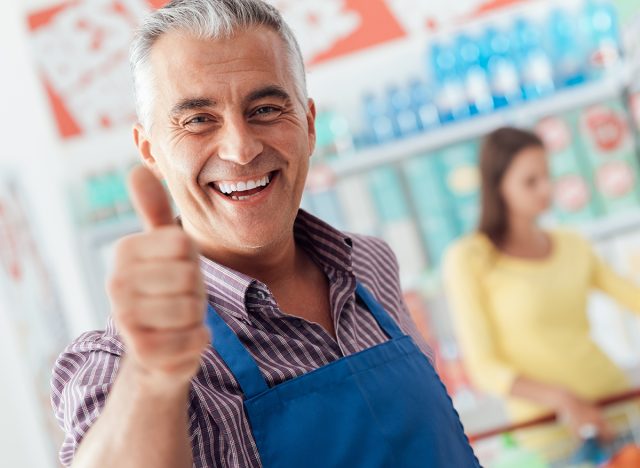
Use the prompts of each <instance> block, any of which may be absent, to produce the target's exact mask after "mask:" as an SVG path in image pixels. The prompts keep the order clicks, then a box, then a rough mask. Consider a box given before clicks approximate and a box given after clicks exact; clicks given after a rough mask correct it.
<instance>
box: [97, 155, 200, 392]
mask: <svg viewBox="0 0 640 468" xmlns="http://www.w3.org/2000/svg"><path fill="white" fill-rule="evenodd" d="M129 191H130V193H131V196H132V198H133V202H134V206H135V208H136V212H137V213H138V215H139V217H140V218H141V220H142V221H143V223H144V226H145V231H144V232H143V233H140V234H134V235H132V236H128V237H126V238H123V239H121V240H120V241H119V243H118V245H117V246H116V253H115V267H114V271H113V274H112V276H111V278H110V280H109V283H108V286H107V290H108V294H109V297H110V300H111V306H112V314H113V318H114V321H115V324H116V327H117V328H118V330H119V332H120V334H121V336H122V339H123V341H124V344H125V347H126V355H125V362H127V363H128V364H129V366H130V368H132V369H134V370H135V373H136V375H137V376H138V377H139V378H140V379H142V380H143V383H145V384H149V385H148V386H149V388H153V389H154V391H163V390H169V389H171V388H176V389H177V388H184V387H185V386H186V385H188V383H189V381H190V379H191V378H192V377H193V376H194V375H195V374H196V372H197V371H198V369H199V365H200V355H201V353H202V351H203V350H204V349H205V348H206V347H207V346H208V343H209V340H210V336H209V332H208V330H207V328H206V326H205V325H204V317H205V312H206V295H205V290H204V283H203V280H202V277H201V273H200V267H199V260H198V253H197V250H196V246H195V244H194V243H193V241H192V240H191V239H190V238H189V237H188V236H187V234H186V233H185V232H184V231H183V230H182V229H181V228H180V227H179V226H177V225H176V224H175V222H174V219H173V215H172V212H171V204H170V202H169V199H168V197H167V194H166V192H165V190H164V187H163V186H162V184H161V183H160V181H159V180H158V179H156V177H155V176H154V175H153V174H152V173H151V171H149V170H148V169H146V168H144V167H137V168H136V169H134V170H133V171H132V173H131V175H130V177H129ZM141 382H142V381H141Z"/></svg>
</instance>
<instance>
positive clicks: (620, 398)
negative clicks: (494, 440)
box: [469, 388, 640, 443]
mask: <svg viewBox="0 0 640 468" xmlns="http://www.w3.org/2000/svg"><path fill="white" fill-rule="evenodd" d="M636 398H640V388H637V389H634V390H630V391H628V392H625V393H620V394H617V395H613V396H609V397H606V398H603V399H601V400H598V401H597V402H596V406H599V407H601V408H604V407H607V406H610V405H615V404H617V403H623V402H625V401H630V400H634V399H636ZM557 420H558V415H557V414H556V413H549V414H547V415H544V416H540V417H538V418H535V419H531V420H529V421H524V422H521V423H517V424H512V425H510V426H500V427H497V428H495V429H490V430H488V431H483V432H478V433H475V434H471V435H469V441H470V442H472V443H474V442H478V441H479V440H482V439H488V438H490V437H495V436H497V435H500V434H504V433H505V432H515V431H517V430H520V429H527V428H530V427H534V426H538V425H540V424H547V423H551V422H555V421H557Z"/></svg>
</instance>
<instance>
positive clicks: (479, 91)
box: [455, 34, 493, 115]
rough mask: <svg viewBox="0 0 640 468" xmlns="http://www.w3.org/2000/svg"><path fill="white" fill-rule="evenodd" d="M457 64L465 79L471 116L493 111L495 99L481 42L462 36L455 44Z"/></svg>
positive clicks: (465, 35)
mask: <svg viewBox="0 0 640 468" xmlns="http://www.w3.org/2000/svg"><path fill="white" fill-rule="evenodd" d="M455 44H456V46H455V48H456V54H457V62H458V64H459V69H460V73H461V75H462V77H463V81H464V87H465V91H466V97H467V106H468V107H469V112H470V113H471V115H476V114H485V113H487V112H491V111H492V110H493V97H492V95H491V88H490V85H489V77H488V75H487V70H486V68H484V67H483V66H482V62H483V61H482V50H481V48H480V41H479V40H478V39H475V38H472V37H471V36H469V35H467V34H460V35H459V36H458V37H457V38H456V42H455Z"/></svg>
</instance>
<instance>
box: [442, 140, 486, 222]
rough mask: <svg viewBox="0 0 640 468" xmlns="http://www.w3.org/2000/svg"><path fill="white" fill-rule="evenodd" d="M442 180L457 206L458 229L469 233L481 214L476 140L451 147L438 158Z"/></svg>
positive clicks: (452, 203) (452, 202) (455, 207)
mask: <svg viewBox="0 0 640 468" xmlns="http://www.w3.org/2000/svg"><path fill="white" fill-rule="evenodd" d="M436 160H437V165H438V171H439V179H440V180H442V181H443V182H444V187H445V190H446V193H447V196H448V197H449V198H450V200H451V205H452V206H453V207H454V210H455V213H456V218H457V223H458V229H459V230H460V232H461V233H463V234H466V233H469V232H471V231H472V230H474V229H475V228H476V227H477V224H478V217H479V214H480V173H479V170H478V144H477V142H475V141H472V142H466V143H461V144H457V145H454V146H450V147H448V148H445V149H443V150H441V151H440V153H439V154H438V155H437V156H436Z"/></svg>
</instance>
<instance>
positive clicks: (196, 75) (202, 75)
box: [151, 27, 292, 107]
mask: <svg viewBox="0 0 640 468" xmlns="http://www.w3.org/2000/svg"><path fill="white" fill-rule="evenodd" d="M287 60H288V59H287V53H286V46H285V44H284V41H283V40H282V39H281V38H280V37H279V36H278V35H277V34H276V33H275V32H274V31H272V30H270V29H267V28H265V27H258V28H254V29H251V30H247V31H241V32H238V33H237V34H235V35H234V36H232V37H229V38H220V39H200V38H197V37H194V36H190V35H188V34H184V33H180V32H170V33H167V34H166V35H164V36H163V37H161V38H160V39H159V40H158V42H157V43H156V44H155V46H154V49H153V50H152V56H151V63H152V67H153V74H154V76H155V78H156V86H157V91H158V92H159V94H160V99H161V100H163V101H165V102H164V104H165V105H169V106H173V105H175V103H176V101H177V100H179V99H183V98H185V97H194V96H197V97H206V98H211V99H219V98H221V96H218V95H217V94H218V92H221V93H222V92H224V91H225V90H230V89H233V90H234V92H235V93H239V94H241V95H244V94H247V93H250V92H252V91H254V90H255V89H256V88H257V87H260V86H266V85H276V86H280V87H282V88H285V89H288V91H290V92H291V91H292V90H291V89H290V88H291V84H292V83H290V81H291V77H290V73H288V69H289V67H288V61H287ZM241 97H242V98H244V96H241ZM163 107H164V106H163Z"/></svg>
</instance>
